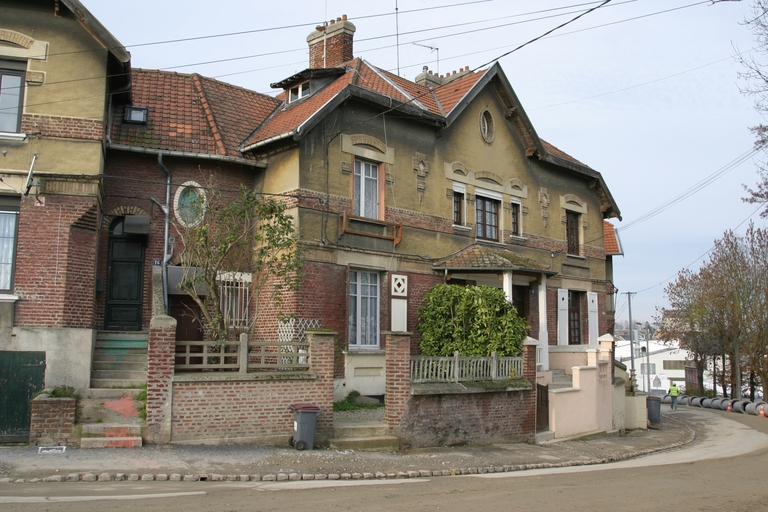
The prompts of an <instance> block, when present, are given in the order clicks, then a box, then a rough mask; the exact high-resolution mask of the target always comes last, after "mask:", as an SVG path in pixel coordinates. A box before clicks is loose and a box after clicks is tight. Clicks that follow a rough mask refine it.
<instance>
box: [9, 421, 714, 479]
mask: <svg viewBox="0 0 768 512" xmlns="http://www.w3.org/2000/svg"><path fill="white" fill-rule="evenodd" d="M663 410H664V412H663V414H662V421H661V424H660V425H659V426H658V429H649V430H647V431H633V432H628V433H627V434H626V435H623V436H620V435H618V434H617V435H611V436H608V435H601V436H596V437H592V438H588V439H574V440H566V441H560V442H549V443H547V444H542V445H529V444H497V445H491V446H482V447H474V446H473V447H466V446H464V447H453V448H430V449H423V450H411V451H408V452H406V453H393V452H359V451H337V450H324V449H317V450H313V451H301V452H300V451H296V450H294V449H292V448H289V447H288V446H287V445H286V447H271V446H269V447H267V446H243V445H226V446H197V445H196V446H191V445H161V446H157V445H151V446H145V447H144V448H141V449H89V450H85V449H76V448H74V449H73V448H67V449H66V451H65V452H64V453H38V449H37V448H35V447H0V483H3V482H5V483H23V482H38V481H97V480H98V481H114V480H176V481H178V480H190V481H197V480H206V481H216V480H229V481H233V480H237V481H241V480H249V481H258V480H264V481H272V480H302V479H303V480H310V479H358V478H414V477H425V476H430V477H432V476H450V475H454V474H474V473H490V472H502V471H520V470H526V469H540V468H553V467H567V466H579V465H592V464H602V463H607V462H613V461H618V460H626V459H630V458H634V457H639V456H642V455H647V454H650V453H655V452H659V451H663V450H670V449H674V448H679V447H681V446H684V445H686V444H688V443H691V442H693V441H694V440H695V439H696V430H697V429H699V428H701V427H702V425H701V424H698V423H697V422H696V421H692V420H691V418H686V416H687V415H685V414H684V413H683V411H671V412H670V411H668V410H666V408H665V409H663Z"/></svg>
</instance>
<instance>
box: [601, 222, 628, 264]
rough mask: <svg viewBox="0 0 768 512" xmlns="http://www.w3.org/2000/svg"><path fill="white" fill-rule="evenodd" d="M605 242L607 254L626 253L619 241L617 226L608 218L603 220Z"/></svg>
mask: <svg viewBox="0 0 768 512" xmlns="http://www.w3.org/2000/svg"><path fill="white" fill-rule="evenodd" d="M603 244H604V245H605V253H606V254H607V255H609V256H614V255H622V256H623V255H624V250H623V249H622V247H621V243H620V242H619V234H618V233H616V227H615V226H614V225H613V224H611V223H610V222H608V221H607V220H604V221H603Z"/></svg>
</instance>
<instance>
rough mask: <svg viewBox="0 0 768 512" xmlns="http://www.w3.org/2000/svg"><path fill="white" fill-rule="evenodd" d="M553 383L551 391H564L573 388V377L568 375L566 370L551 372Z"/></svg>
mask: <svg viewBox="0 0 768 512" xmlns="http://www.w3.org/2000/svg"><path fill="white" fill-rule="evenodd" d="M551 371H552V382H551V383H550V384H549V389H563V388H572V387H573V375H568V374H567V373H565V370H551Z"/></svg>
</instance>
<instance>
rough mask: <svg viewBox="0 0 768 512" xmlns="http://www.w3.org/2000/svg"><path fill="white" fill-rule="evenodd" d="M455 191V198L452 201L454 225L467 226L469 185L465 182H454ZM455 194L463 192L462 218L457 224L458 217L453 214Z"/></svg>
mask: <svg viewBox="0 0 768 512" xmlns="http://www.w3.org/2000/svg"><path fill="white" fill-rule="evenodd" d="M453 193H454V200H453V201H452V202H451V217H453V225H454V226H466V225H467V187H466V185H464V184H463V183H454V184H453ZM455 194H461V212H460V214H461V219H459V223H458V224H456V218H455V217H454V216H453V213H454V211H453V210H454V204H455V200H456V199H455V197H456V196H455Z"/></svg>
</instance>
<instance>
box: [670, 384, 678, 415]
mask: <svg viewBox="0 0 768 512" xmlns="http://www.w3.org/2000/svg"><path fill="white" fill-rule="evenodd" d="M678 393H679V392H678V391H677V386H676V385H675V383H674V382H673V383H672V384H670V385H669V396H670V397H672V409H673V410H675V409H677V395H678Z"/></svg>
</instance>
